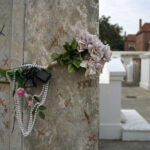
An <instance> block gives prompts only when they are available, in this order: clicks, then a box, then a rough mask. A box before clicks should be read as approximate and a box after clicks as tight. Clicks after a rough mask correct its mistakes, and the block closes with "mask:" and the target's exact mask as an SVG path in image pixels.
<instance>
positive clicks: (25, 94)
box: [24, 92, 32, 98]
mask: <svg viewBox="0 0 150 150" xmlns="http://www.w3.org/2000/svg"><path fill="white" fill-rule="evenodd" d="M24 96H25V98H29V97H32V95H31V94H28V93H26V92H25V93H24Z"/></svg>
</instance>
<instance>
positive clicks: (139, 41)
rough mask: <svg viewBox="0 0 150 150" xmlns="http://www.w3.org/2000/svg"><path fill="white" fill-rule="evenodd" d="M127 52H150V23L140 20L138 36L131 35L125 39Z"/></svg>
mask: <svg viewBox="0 0 150 150" xmlns="http://www.w3.org/2000/svg"><path fill="white" fill-rule="evenodd" d="M124 49H125V51H150V23H144V25H142V20H141V19H140V20H139V31H138V32H137V34H129V35H127V36H126V38H125V43H124Z"/></svg>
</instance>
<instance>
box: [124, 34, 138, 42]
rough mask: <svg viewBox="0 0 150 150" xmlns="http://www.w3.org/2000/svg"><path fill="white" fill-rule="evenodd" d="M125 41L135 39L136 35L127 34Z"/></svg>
mask: <svg viewBox="0 0 150 150" xmlns="http://www.w3.org/2000/svg"><path fill="white" fill-rule="evenodd" d="M126 40H127V41H136V35H135V34H128V35H127V37H126Z"/></svg>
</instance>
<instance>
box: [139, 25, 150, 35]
mask: <svg viewBox="0 0 150 150" xmlns="http://www.w3.org/2000/svg"><path fill="white" fill-rule="evenodd" d="M148 31H150V23H144V25H143V26H142V27H141V29H140V30H139V31H138V33H137V34H139V33H141V32H148Z"/></svg>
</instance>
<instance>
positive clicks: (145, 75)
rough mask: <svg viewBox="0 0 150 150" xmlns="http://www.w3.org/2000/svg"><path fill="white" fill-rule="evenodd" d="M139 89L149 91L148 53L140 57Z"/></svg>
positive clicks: (149, 55)
mask: <svg viewBox="0 0 150 150" xmlns="http://www.w3.org/2000/svg"><path fill="white" fill-rule="evenodd" d="M140 87H142V88H144V89H146V90H150V52H149V53H147V54H145V55H143V56H141V81H140Z"/></svg>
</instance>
